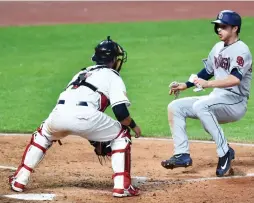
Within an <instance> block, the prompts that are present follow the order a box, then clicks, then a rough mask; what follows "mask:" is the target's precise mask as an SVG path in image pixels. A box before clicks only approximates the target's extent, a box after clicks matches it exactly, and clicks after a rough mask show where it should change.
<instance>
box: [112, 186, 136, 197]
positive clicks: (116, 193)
mask: <svg viewBox="0 0 254 203" xmlns="http://www.w3.org/2000/svg"><path fill="white" fill-rule="evenodd" d="M139 194H140V190H139V188H136V187H134V186H132V185H130V186H129V188H128V189H113V197H131V196H138V195H139Z"/></svg>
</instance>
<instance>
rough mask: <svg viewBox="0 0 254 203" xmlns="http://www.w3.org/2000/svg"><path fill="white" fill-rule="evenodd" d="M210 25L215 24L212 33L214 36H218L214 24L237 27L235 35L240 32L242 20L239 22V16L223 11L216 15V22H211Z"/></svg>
mask: <svg viewBox="0 0 254 203" xmlns="http://www.w3.org/2000/svg"><path fill="white" fill-rule="evenodd" d="M212 23H213V24H215V26H214V31H215V33H216V34H218V30H217V26H216V24H225V25H232V26H238V30H237V33H239V32H240V30H241V24H242V20H241V16H240V15H239V14H238V13H236V12H234V11H231V10H224V11H221V12H220V13H219V14H218V15H217V18H216V20H215V21H212Z"/></svg>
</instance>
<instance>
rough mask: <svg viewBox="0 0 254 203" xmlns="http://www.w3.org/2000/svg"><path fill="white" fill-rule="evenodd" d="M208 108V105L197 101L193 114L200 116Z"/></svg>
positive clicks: (193, 106) (193, 107)
mask: <svg viewBox="0 0 254 203" xmlns="http://www.w3.org/2000/svg"><path fill="white" fill-rule="evenodd" d="M207 108H208V105H207V104H206V103H204V102H202V101H196V102H195V103H194V104H193V105H192V110H193V112H194V113H195V114H196V115H198V114H200V113H202V112H204V111H205V110H206V109H207Z"/></svg>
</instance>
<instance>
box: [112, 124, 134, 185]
mask: <svg viewBox="0 0 254 203" xmlns="http://www.w3.org/2000/svg"><path fill="white" fill-rule="evenodd" d="M111 148H112V156H111V161H112V168H113V171H114V175H113V179H114V188H117V189H126V188H129V187H130V185H131V175H130V171H131V135H130V132H129V129H122V130H121V131H120V133H119V135H118V137H117V138H116V139H114V140H113V141H112V142H111Z"/></svg>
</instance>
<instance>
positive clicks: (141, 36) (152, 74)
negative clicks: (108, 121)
mask: <svg viewBox="0 0 254 203" xmlns="http://www.w3.org/2000/svg"><path fill="white" fill-rule="evenodd" d="M253 24H254V18H245V19H244V24H243V27H242V33H241V39H242V40H243V41H245V42H246V43H247V44H248V45H249V47H250V49H251V50H254V40H253V36H252V33H253V32H254V28H253ZM107 35H111V36H112V38H113V40H116V41H117V42H119V43H120V44H121V45H122V46H123V47H124V48H125V49H126V50H127V52H128V62H127V63H126V64H125V65H124V67H123V70H122V72H121V75H122V77H123V79H124V81H125V83H126V86H127V91H128V96H129V99H130V100H131V102H132V106H131V108H130V112H131V114H132V116H133V117H134V118H135V120H136V122H137V123H138V124H139V125H140V126H141V127H142V129H143V134H144V135H145V136H170V133H169V128H168V124H167V111H166V109H167V105H168V103H169V102H170V101H172V99H173V97H170V96H169V95H168V84H169V83H170V82H171V81H173V80H177V81H185V80H186V79H187V78H188V77H189V75H190V74H191V73H196V72H198V71H199V70H200V69H201V68H202V62H201V59H202V58H206V57H207V55H208V53H209V51H210V50H211V48H212V46H213V45H214V44H215V43H216V42H217V40H218V39H217V36H216V35H215V34H214V32H213V26H212V25H211V24H210V23H209V20H193V21H170V22H139V23H108V24H87V25H57V26H32V27H7V28H0V39H1V40H0V64H1V68H0V81H1V92H0V98H1V100H0V131H2V132H31V131H34V129H35V128H36V127H37V126H38V125H39V124H40V123H41V121H42V120H44V119H45V118H46V117H47V116H48V114H49V113H50V111H51V109H52V108H53V107H54V105H55V103H56V100H57V97H58V95H59V93H60V92H61V91H62V90H63V88H64V87H65V85H66V84H67V83H68V82H69V80H70V79H71V78H72V76H73V75H74V74H75V73H76V72H77V71H79V69H80V68H82V67H84V66H88V65H91V64H92V63H91V61H90V58H91V55H92V54H93V48H94V46H95V45H96V44H97V43H98V42H99V41H100V40H102V39H105V38H106V36H107ZM253 91H254V88H252V94H253ZM208 92H209V91H206V92H205V93H208ZM202 94H204V93H202ZM191 95H200V93H194V92H192V90H188V91H186V92H183V93H182V95H181V97H185V96H191ZM253 104H254V101H253V100H252V99H250V102H249V110H248V113H247V115H246V116H245V117H244V118H243V119H242V120H241V121H240V122H237V123H232V124H227V125H223V129H224V131H225V133H226V135H227V137H228V138H229V139H230V140H233V141H254V136H252V133H251V132H253V131H254V126H253V125H252V123H253V118H254V117H253V113H252V112H253ZM107 113H109V114H110V115H113V114H112V113H111V112H110V109H109V110H107ZM187 130H188V134H189V136H190V138H192V139H193V138H195V139H210V136H209V135H207V134H206V133H205V132H204V130H203V129H202V127H201V125H200V122H199V121H197V120H188V128H187Z"/></svg>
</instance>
